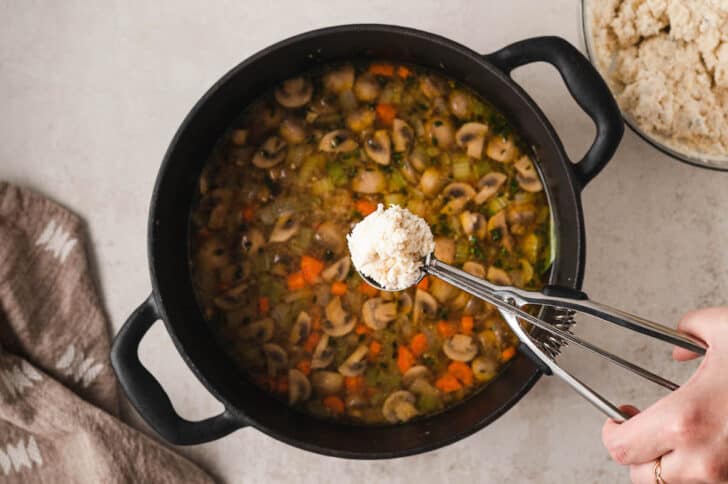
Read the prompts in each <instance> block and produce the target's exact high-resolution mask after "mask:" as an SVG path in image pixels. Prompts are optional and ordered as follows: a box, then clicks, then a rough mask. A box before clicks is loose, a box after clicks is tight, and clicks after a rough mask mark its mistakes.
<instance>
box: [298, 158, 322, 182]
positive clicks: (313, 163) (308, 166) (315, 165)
mask: <svg viewBox="0 0 728 484" xmlns="http://www.w3.org/2000/svg"><path fill="white" fill-rule="evenodd" d="M324 166H326V157H325V156H324V155H322V154H321V153H314V154H312V155H309V156H307V157H306V159H305V160H304V161H303V165H301V169H300V170H298V182H299V183H300V184H306V183H308V181H309V180H310V179H311V177H312V176H313V175H314V174H316V173H317V172H319V171H320V170H322V169H323V168H324Z"/></svg>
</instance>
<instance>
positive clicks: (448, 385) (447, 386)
mask: <svg viewBox="0 0 728 484" xmlns="http://www.w3.org/2000/svg"><path fill="white" fill-rule="evenodd" d="M435 386H436V387H437V388H439V389H440V390H441V391H443V392H445V393H451V392H455V391H457V390H460V389H461V388H462V387H463V385H462V384H461V383H460V382H459V381H458V379H457V378H455V376H454V375H452V374H450V373H445V374H444V375H442V376H441V377H440V378H438V379H437V381H436V382H435Z"/></svg>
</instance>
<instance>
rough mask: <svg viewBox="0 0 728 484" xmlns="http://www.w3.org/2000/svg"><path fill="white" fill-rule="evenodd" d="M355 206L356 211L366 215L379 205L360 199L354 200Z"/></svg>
mask: <svg viewBox="0 0 728 484" xmlns="http://www.w3.org/2000/svg"><path fill="white" fill-rule="evenodd" d="M354 206H355V207H356V211H357V212H359V213H360V214H362V216H364V217H366V216H367V215H369V214H370V213H372V212H373V211H375V210H376V209H377V205H376V204H374V203H373V202H370V201H369V200H364V199H359V200H357V201H356V202H354Z"/></svg>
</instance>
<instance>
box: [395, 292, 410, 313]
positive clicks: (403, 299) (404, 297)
mask: <svg viewBox="0 0 728 484" xmlns="http://www.w3.org/2000/svg"><path fill="white" fill-rule="evenodd" d="M412 305H413V304H412V297H411V296H410V295H409V294H407V293H406V292H404V291H403V292H400V293H398V294H397V311H398V312H399V314H409V312H410V311H412Z"/></svg>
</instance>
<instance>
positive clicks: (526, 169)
mask: <svg viewBox="0 0 728 484" xmlns="http://www.w3.org/2000/svg"><path fill="white" fill-rule="evenodd" d="M513 167H514V168H515V169H516V171H517V172H518V173H517V174H516V181H517V182H518V185H519V186H520V187H521V188H523V189H524V190H526V191H527V192H532V193H535V192H540V191H541V190H543V185H542V184H541V180H540V179H539V177H538V172H537V171H536V167H534V166H533V162H532V161H531V159H530V158H529V157H528V156H522V157H520V158H519V159H518V161H516V162H515V163H514V164H513Z"/></svg>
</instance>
